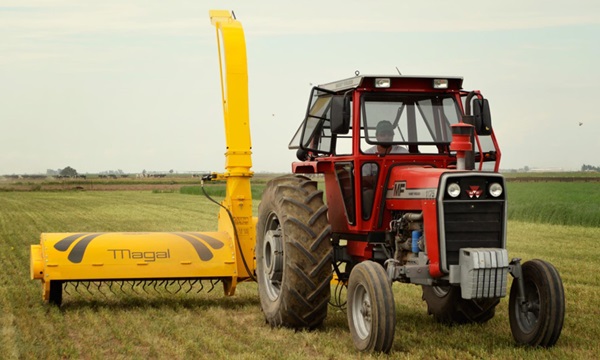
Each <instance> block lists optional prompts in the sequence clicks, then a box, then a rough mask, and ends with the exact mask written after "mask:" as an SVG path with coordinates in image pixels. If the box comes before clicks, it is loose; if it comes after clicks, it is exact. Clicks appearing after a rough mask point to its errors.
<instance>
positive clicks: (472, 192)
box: [467, 185, 483, 199]
mask: <svg viewBox="0 0 600 360" xmlns="http://www.w3.org/2000/svg"><path fill="white" fill-rule="evenodd" d="M482 193H483V190H481V189H480V188H479V186H477V185H474V186H469V189H468V190H467V195H469V197H470V198H471V199H472V198H473V196H475V198H477V199H479V197H480V196H481V194H482Z"/></svg>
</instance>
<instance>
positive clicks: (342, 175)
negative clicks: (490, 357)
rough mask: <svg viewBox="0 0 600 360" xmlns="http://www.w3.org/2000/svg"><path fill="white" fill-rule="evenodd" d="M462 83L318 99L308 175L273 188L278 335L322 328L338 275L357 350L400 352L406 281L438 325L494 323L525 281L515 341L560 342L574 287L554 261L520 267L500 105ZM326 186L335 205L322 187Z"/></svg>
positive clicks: (266, 201)
mask: <svg viewBox="0 0 600 360" xmlns="http://www.w3.org/2000/svg"><path fill="white" fill-rule="evenodd" d="M462 82H463V80H462V78H459V77H422V76H401V75H400V76H359V75H358V73H357V75H356V76H355V77H353V78H349V79H345V80H341V81H336V82H332V83H329V84H325V85H321V86H318V87H314V88H313V89H312V93H311V97H310V101H309V104H308V110H307V114H306V117H305V118H304V121H303V122H302V124H301V126H300V128H299V129H298V130H297V132H296V134H295V135H294V137H293V139H292V141H291V143H290V148H291V149H296V150H297V157H298V159H299V162H295V163H293V165H292V168H293V172H294V174H295V175H289V176H283V177H280V178H276V179H274V180H272V181H271V182H270V183H269V184H268V185H267V188H266V190H265V192H264V194H263V200H262V202H261V204H260V207H259V217H258V224H257V245H256V261H257V263H256V265H257V271H256V275H257V280H258V284H259V293H260V299H261V306H262V309H263V312H264V314H265V317H266V320H267V322H268V323H270V324H271V325H272V326H288V327H293V328H315V327H317V326H319V325H320V324H322V322H323V320H324V319H325V317H326V315H327V306H328V302H329V300H330V297H331V287H330V282H331V280H332V272H333V273H334V274H335V277H336V278H337V280H338V281H340V282H342V283H343V284H345V285H347V315H348V323H349V327H350V332H351V334H352V338H353V342H354V344H355V346H356V347H357V349H359V350H362V351H382V352H388V351H389V350H390V349H391V347H392V343H393V339H394V330H395V323H396V315H395V303H394V296H393V292H392V287H391V286H392V283H393V282H402V283H413V284H417V285H421V287H422V289H423V299H424V300H425V302H426V303H427V308H428V312H429V314H431V315H433V317H434V319H435V320H436V321H439V322H443V323H448V324H456V323H473V322H474V323H484V322H486V321H488V320H490V319H491V318H492V317H493V316H494V314H495V308H496V305H498V303H499V300H500V298H502V297H504V296H506V292H507V283H508V274H511V275H512V277H513V278H514V280H513V283H512V287H511V289H510V300H509V318H510V326H511V330H512V333H513V337H514V339H515V340H516V342H517V343H518V344H528V345H531V346H543V347H549V346H552V345H554V344H555V343H556V341H557V340H558V338H559V336H560V333H561V330H562V325H563V319H564V313H565V303H564V291H563V286H562V281H561V278H560V276H559V274H558V272H557V270H556V269H555V268H554V267H553V266H552V265H551V264H549V263H547V262H545V261H542V260H532V261H528V262H525V263H523V264H521V263H520V259H512V260H511V261H509V259H508V254H507V250H506V221H507V219H506V217H507V215H506V214H507V212H506V206H507V204H506V186H505V181H504V178H503V176H502V175H501V174H499V173H498V169H499V163H500V155H501V153H500V149H499V147H498V143H497V141H496V137H495V135H494V131H493V129H492V125H491V117H490V110H489V105H488V101H487V100H486V99H484V98H483V96H482V95H481V93H480V92H479V91H470V92H469V91H465V90H463V89H462ZM300 174H306V175H300ZM317 174H322V175H323V177H324V183H325V195H326V204H327V205H325V202H324V201H323V192H322V191H321V190H319V189H318V187H317V182H316V181H314V180H313V179H311V177H315V176H316V175H317ZM332 268H333V271H332Z"/></svg>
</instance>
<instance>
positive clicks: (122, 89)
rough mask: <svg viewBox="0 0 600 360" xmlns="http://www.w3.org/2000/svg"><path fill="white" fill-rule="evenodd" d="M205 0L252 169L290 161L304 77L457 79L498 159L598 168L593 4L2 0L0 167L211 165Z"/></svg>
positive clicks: (598, 8) (210, 61)
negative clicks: (225, 35) (232, 76)
mask: <svg viewBox="0 0 600 360" xmlns="http://www.w3.org/2000/svg"><path fill="white" fill-rule="evenodd" d="M210 9H224V10H233V11H234V12H235V15H236V17H237V19H238V20H239V21H240V22H241V23H242V25H243V27H244V32H245V36H246V46H247V55H248V73H249V75H248V76H249V100H250V127H251V133H252V145H253V147H252V151H253V157H252V160H253V170H254V171H255V172H290V171H291V163H292V162H293V161H295V151H292V150H288V143H289V141H290V140H291V138H292V136H293V135H294V132H295V131H296V129H297V128H298V126H299V124H300V122H301V121H302V119H303V117H304V115H305V112H306V106H307V103H308V99H309V93H310V90H311V87H312V86H313V85H318V84H324V83H328V82H331V81H335V80H339V79H344V78H349V77H352V76H354V73H355V71H357V70H358V71H359V72H360V73H361V74H377V75H379V74H396V68H398V69H399V70H400V71H401V72H402V74H404V75H436V76H438V75H447V76H462V77H463V78H464V83H463V87H464V88H465V89H466V90H481V92H482V93H483V95H484V96H485V97H486V98H487V99H488V100H489V102H490V106H491V113H492V121H493V126H494V130H495V133H496V136H497V138H498V141H499V145H500V149H501V151H502V162H501V166H500V167H501V169H519V168H524V167H529V168H532V169H533V168H538V169H564V170H579V169H580V168H581V166H582V165H583V164H588V165H593V166H600V155H599V153H600V115H599V114H598V111H597V110H596V109H595V105H594V104H595V103H596V101H598V100H597V98H596V97H595V94H596V93H597V88H598V86H599V85H600V70H599V69H600V2H599V1H597V0H589V1H588V0H572V1H568V2H566V1H556V2H555V1H552V2H550V1H547V0H544V1H538V0H532V1H522V0H505V1H480V2H473V1H463V0H456V1H445V0H432V1H426V0H424V1H419V2H415V1H397V0H380V1H369V2H367V1H355V0H346V1H338V0H332V1H313V0H304V1H297V2H284V1H276V0H263V1H249V0H246V1H194V0H189V1H184V0H172V1H158V0H146V1H136V0H130V1H118V0H103V1H88V0H83V1H82V0H80V1H66V0H62V1H61V0H58V1H41V0H38V1H36V0H19V1H7V0H0V174H44V173H46V170H47V169H61V168H64V167H67V166H70V167H72V168H74V169H76V170H77V171H78V172H79V173H96V172H102V171H108V170H118V169H120V170H122V171H124V172H126V173H140V172H142V171H143V170H146V171H161V172H162V171H169V170H174V171H175V172H179V173H184V172H190V171H200V172H207V171H211V172H222V171H223V169H224V164H225V156H224V153H225V139H224V124H223V114H222V107H221V90H220V82H219V74H218V71H219V70H218V53H217V43H216V36H215V29H214V27H213V26H212V25H211V24H210V20H209V17H208V12H209V10H210Z"/></svg>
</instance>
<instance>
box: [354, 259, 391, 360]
mask: <svg viewBox="0 0 600 360" xmlns="http://www.w3.org/2000/svg"><path fill="white" fill-rule="evenodd" d="M347 315H348V326H349V327H350V333H351V334H352V341H353V342H354V346H355V347H356V348H357V349H358V350H360V351H381V352H385V353H387V352H389V351H390V349H391V348H392V344H393V342H394V331H395V328H396V308H395V303H394V296H393V293H392V286H391V284H390V283H389V281H388V277H387V274H386V272H385V270H384V269H383V267H382V266H381V265H379V264H377V263H375V262H373V261H363V262H361V263H360V264H358V265H356V266H355V267H354V268H353V269H352V271H351V272H350V279H349V280H348V310H347Z"/></svg>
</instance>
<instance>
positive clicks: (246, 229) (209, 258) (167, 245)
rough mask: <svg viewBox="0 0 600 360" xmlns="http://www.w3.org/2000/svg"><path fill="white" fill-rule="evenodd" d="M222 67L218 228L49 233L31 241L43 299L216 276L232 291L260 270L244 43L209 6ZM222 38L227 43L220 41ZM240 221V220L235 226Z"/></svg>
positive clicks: (232, 24) (227, 17)
mask: <svg viewBox="0 0 600 360" xmlns="http://www.w3.org/2000/svg"><path fill="white" fill-rule="evenodd" d="M210 19H211V22H212V24H213V25H214V26H215V28H216V33H217V43H218V49H219V62H220V72H221V88H222V98H223V112H224V117H225V135H226V142H227V152H226V153H225V157H226V163H225V172H224V173H222V174H217V173H213V174H210V175H209V176H208V177H206V178H205V179H204V180H225V181H226V196H225V199H224V200H223V201H222V202H221V204H220V205H221V210H220V213H219V222H218V231H217V232H172V233H168V232H164V233H162V232H159V233H153V232H136V233H101V232H98V233H44V234H42V235H41V241H40V245H32V246H31V278H32V279H38V280H41V281H42V284H43V297H44V300H45V301H49V302H50V303H53V304H57V305H60V304H61V302H62V293H63V286H65V285H66V283H78V282H90V281H94V282H98V283H100V282H114V281H117V282H124V281H131V282H132V283H136V282H155V283H156V282H158V281H165V282H166V283H169V282H170V281H190V283H191V282H192V281H196V280H211V281H221V282H222V283H223V287H224V291H225V294H227V295H233V294H234V292H235V288H236V285H237V283H238V282H240V281H244V280H248V279H252V278H253V274H254V269H255V259H254V246H255V245H254V244H255V243H256V240H255V230H254V229H255V226H256V219H255V218H253V216H252V194H251V191H250V178H251V177H252V174H253V173H252V171H251V170H250V168H251V167H252V160H251V142H250V123H249V116H248V75H247V65H246V46H245V39H244V32H243V29H242V26H241V24H240V23H239V22H238V21H237V20H235V19H234V18H233V17H232V16H231V14H230V13H229V12H228V11H224V10H211V11H210ZM221 40H222V41H221ZM233 224H235V226H233Z"/></svg>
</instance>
